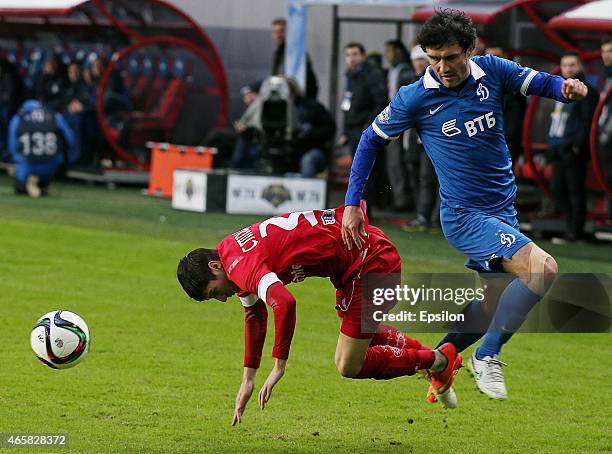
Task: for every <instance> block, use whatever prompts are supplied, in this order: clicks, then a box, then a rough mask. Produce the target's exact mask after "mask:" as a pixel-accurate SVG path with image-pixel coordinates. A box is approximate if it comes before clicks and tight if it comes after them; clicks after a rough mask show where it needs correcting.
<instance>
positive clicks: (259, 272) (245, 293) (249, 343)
mask: <svg viewBox="0 0 612 454" xmlns="http://www.w3.org/2000/svg"><path fill="white" fill-rule="evenodd" d="M362 212H364V209H363V207H362ZM343 214H344V206H341V207H338V208H335V209H328V210H318V211H305V212H296V213H287V214H284V215H281V216H277V217H273V218H270V219H267V220H265V221H262V222H260V223H257V224H253V225H251V226H249V227H245V228H244V229H242V230H239V231H238V232H236V233H233V234H231V235H228V236H227V237H225V238H224V239H223V241H221V242H220V243H219V244H218V245H217V251H218V252H219V258H220V260H221V263H222V264H223V268H224V269H225V271H226V273H227V275H228V278H229V279H230V280H231V281H232V282H233V283H234V284H236V285H237V286H238V287H239V288H240V290H241V292H239V293H238V295H239V297H240V300H241V302H242V304H243V306H244V307H245V325H246V326H245V358H244V365H245V367H253V368H257V367H259V363H260V359H261V351H262V349H263V343H264V339H265V336H266V328H267V310H266V305H265V304H264V303H266V304H268V305H270V306H271V307H272V309H273V311H274V320H275V343H274V348H273V350H272V356H273V357H275V358H282V359H284V358H287V357H288V356H289V348H290V344H291V339H292V338H293V331H294V328H295V299H294V298H293V297H292V295H291V294H290V293H289V292H287V291H286V290H285V288H284V285H286V284H289V283H291V282H301V281H303V280H304V279H305V278H306V277H309V276H318V277H328V278H329V279H330V280H331V282H332V283H333V284H334V286H335V287H336V288H338V289H339V288H342V287H343V285H345V284H346V283H347V282H350V280H351V279H354V278H355V277H356V276H358V275H359V274H360V271H361V269H362V267H363V266H364V265H365V264H367V263H368V261H369V259H372V260H374V259H375V256H376V254H370V255H368V252H374V251H377V250H378V249H379V247H378V246H383V245H385V246H388V245H391V243H390V241H389V240H388V239H387V237H386V236H385V235H384V233H383V232H382V231H380V230H379V229H377V228H376V227H372V226H368V221H367V217H366V216H365V212H364V219H365V224H366V232H368V238H367V239H366V243H365V245H364V246H363V248H362V249H361V250H359V249H357V248H356V247H353V248H352V249H351V250H350V251H349V250H348V249H347V247H346V246H345V245H344V243H343V242H342V235H341V229H342V215H343ZM275 284H279V285H276V286H275ZM280 284H282V285H280Z"/></svg>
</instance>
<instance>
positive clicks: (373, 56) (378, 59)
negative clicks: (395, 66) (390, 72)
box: [366, 52, 386, 75]
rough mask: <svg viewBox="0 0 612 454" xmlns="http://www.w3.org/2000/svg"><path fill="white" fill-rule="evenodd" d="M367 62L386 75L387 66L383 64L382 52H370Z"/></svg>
mask: <svg viewBox="0 0 612 454" xmlns="http://www.w3.org/2000/svg"><path fill="white" fill-rule="evenodd" d="M366 62H367V63H368V64H369V65H370V66H371V67H372V68H376V69H378V70H379V71H380V72H382V73H383V74H384V75H386V71H385V68H384V66H383V56H382V54H381V53H380V52H370V53H369V54H367V55H366Z"/></svg>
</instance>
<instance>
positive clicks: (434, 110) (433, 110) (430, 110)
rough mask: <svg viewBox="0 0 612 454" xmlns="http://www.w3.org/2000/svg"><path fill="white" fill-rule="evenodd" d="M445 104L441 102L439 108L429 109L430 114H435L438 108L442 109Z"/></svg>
mask: <svg viewBox="0 0 612 454" xmlns="http://www.w3.org/2000/svg"><path fill="white" fill-rule="evenodd" d="M443 105H444V104H440V105H439V106H438V107H437V108H435V109H429V115H433V114H435V113H436V112H437V111H438V110H440V109H441V108H442V106H443Z"/></svg>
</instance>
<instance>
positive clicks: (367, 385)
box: [0, 177, 612, 453]
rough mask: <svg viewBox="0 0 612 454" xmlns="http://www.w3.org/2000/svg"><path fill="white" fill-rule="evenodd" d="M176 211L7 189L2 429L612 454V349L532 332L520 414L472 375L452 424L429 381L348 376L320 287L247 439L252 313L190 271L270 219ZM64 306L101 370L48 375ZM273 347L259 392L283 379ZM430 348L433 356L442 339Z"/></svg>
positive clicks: (169, 442)
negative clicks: (217, 298) (196, 289)
mask: <svg viewBox="0 0 612 454" xmlns="http://www.w3.org/2000/svg"><path fill="white" fill-rule="evenodd" d="M169 205H170V204H169V202H168V201H163V200H155V199H149V198H146V197H143V196H141V195H140V193H139V192H138V191H135V190H128V189H118V190H114V191H109V190H106V189H104V188H100V187H87V186H79V185H70V184H61V185H56V186H55V187H54V188H53V191H52V196H51V197H49V198H43V199H40V200H31V199H28V198H25V197H16V196H14V195H13V194H12V191H11V187H10V182H9V180H8V179H7V178H5V177H1V178H0V251H1V252H0V253H1V256H2V260H0V279H1V284H0V288H1V292H0V298H1V304H0V309H1V312H0V313H1V314H2V321H3V326H2V335H1V336H0V339H1V340H2V345H3V348H2V351H3V355H2V362H1V365H0V432H29V433H33V432H39V433H52V432H67V433H69V436H70V451H74V452H87V453H100V452H113V453H114V452H142V453H145V452H173V453H174V452H184V453H193V452H287V451H319V452H332V451H337V452H351V453H360V452H402V453H403V452H415V453H437V452H466V453H473V452H483V453H494V452H495V453H496V452H538V453H543V452H576V453H584V452H609V451H610V450H612V442H611V435H610V434H611V432H610V426H611V422H612V414H611V413H612V400H611V398H610V396H611V392H612V389H611V388H612V384H611V375H610V374H611V371H612V358H611V355H610V345H611V344H610V336H609V335H607V334H600V335H592V334H591V335H586V334H585V335H558V334H557V335H555V334H548V335H544V334H519V335H518V336H516V338H514V339H513V340H512V342H511V343H510V344H509V346H508V347H507V348H506V350H505V351H504V360H505V361H507V362H508V363H509V364H510V366H509V367H508V368H507V369H506V377H507V384H508V388H509V393H510V399H509V400H507V401H505V402H495V401H490V400H488V399H486V398H485V397H483V396H482V395H480V394H479V393H477V392H476V391H475V388H474V384H473V382H472V381H471V379H470V378H469V376H468V375H467V373H466V372H464V371H463V372H461V373H460V375H459V376H458V381H457V384H456V390H457V394H458V398H459V399H460V407H459V408H458V409H457V410H455V411H446V410H443V409H442V408H440V406H437V405H436V406H431V405H429V404H427V403H426V402H425V399H424V397H425V391H426V388H427V387H426V384H425V382H424V381H421V380H417V379H416V378H415V377H404V378H400V379H395V380H391V381H374V380H365V381H364V380H362V381H354V380H349V379H343V378H342V377H340V376H339V375H338V373H337V372H336V370H335V368H334V364H333V355H334V349H335V345H336V339H337V335H338V325H339V323H338V319H337V317H336V315H335V311H334V299H333V298H334V291H333V288H332V286H331V284H329V283H328V282H327V281H325V280H323V279H310V280H308V281H306V282H304V283H302V284H297V285H294V286H291V290H292V291H293V292H294V293H295V295H296V297H297V299H298V324H297V330H296V335H295V340H294V344H293V347H292V351H291V358H290V361H289V364H288V368H287V373H286V375H285V377H284V378H283V380H282V381H281V382H280V383H279V384H278V385H277V387H276V389H275V390H274V394H273V396H272V399H271V401H270V403H269V406H268V407H267V408H266V410H264V411H263V412H262V411H260V410H259V409H258V408H257V407H256V405H255V399H256V397H255V396H254V398H253V400H252V402H251V403H250V404H249V407H248V408H247V411H246V413H245V416H244V422H243V424H241V425H240V426H239V427H235V428H232V427H231V426H230V422H231V418H232V412H233V406H234V398H235V393H236V391H237V390H238V386H239V384H240V380H241V375H242V351H243V350H242V349H243V321H242V309H241V308H240V306H239V304H238V302H237V300H231V301H230V302H229V303H228V304H221V303H217V302H211V303H203V304H198V303H194V302H191V301H189V300H188V298H187V297H186V296H185V295H184V294H183V293H182V291H181V289H180V288H179V286H178V284H177V282H176V278H175V269H176V263H177V260H178V258H180V257H181V256H182V255H183V254H184V253H186V252H187V251H189V250H190V249H192V248H194V247H197V246H203V245H204V246H212V245H214V244H215V243H216V242H217V241H218V240H220V239H221V238H222V237H223V235H224V234H227V233H229V232H231V231H234V230H237V228H238V227H240V226H242V225H245V224H249V223H251V222H253V221H255V220H257V219H258V218H256V217H240V216H234V217H232V216H226V215H212V214H210V215H199V214H193V213H184V212H176V211H173V210H172V209H171V208H170V206H169ZM383 229H385V231H386V232H388V234H389V235H390V237H391V238H392V239H393V240H394V241H395V242H396V244H397V245H398V247H399V249H400V251H401V253H402V256H403V257H404V260H405V263H404V266H405V269H406V271H408V272H410V271H422V272H429V271H455V272H456V271H462V270H463V257H462V256H461V255H460V254H458V253H457V252H455V251H454V250H453V249H452V248H451V247H450V246H448V245H447V244H446V242H445V241H444V239H443V238H442V237H440V236H436V235H431V234H418V235H417V234H411V235H409V234H406V233H404V232H401V231H399V230H397V229H395V228H393V227H385V226H383ZM545 248H546V249H548V250H549V251H550V252H551V253H553V254H554V255H555V257H557V259H558V262H559V265H560V268H561V269H562V270H564V271H597V272H612V262H611V261H610V248H609V247H592V246H580V247H575V248H574V247H554V246H552V245H549V244H546V245H545ZM54 309H66V310H71V311H74V312H77V313H78V314H80V315H82V316H83V317H84V318H85V320H86V321H87V322H88V324H89V327H90V330H91V333H92V347H91V351H90V353H89V356H88V357H87V358H86V360H85V361H84V362H83V363H82V364H80V365H78V366H77V367H76V368H74V369H71V370H66V371H55V370H51V369H48V368H46V367H44V366H42V365H41V364H39V363H38V362H37V361H36V359H35V358H34V356H33V354H32V352H31V351H30V346H29V332H30V329H31V327H32V325H33V323H34V322H35V320H36V319H37V317H39V316H40V315H42V314H43V313H45V312H48V311H50V310H54ZM272 332H273V326H272V325H270V328H269V338H268V343H267V345H266V349H265V352H266V353H265V360H264V361H263V365H262V369H261V370H260V373H259V376H258V382H257V384H258V385H261V384H262V383H263V381H264V379H265V376H266V375H267V372H268V371H269V369H270V367H271V364H272V361H271V359H270V357H269V351H270V344H271V338H270V334H272ZM419 337H420V338H421V339H422V340H423V341H425V342H427V343H435V342H436V341H437V340H438V338H439V335H436V334H426V335H420V336H419ZM257 390H258V388H257V389H256V392H257ZM18 452H23V451H18ZM39 452H40V451H39Z"/></svg>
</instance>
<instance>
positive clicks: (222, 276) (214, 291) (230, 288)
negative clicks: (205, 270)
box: [204, 260, 240, 302]
mask: <svg viewBox="0 0 612 454" xmlns="http://www.w3.org/2000/svg"><path fill="white" fill-rule="evenodd" d="M208 267H209V268H210V269H211V271H212V273H213V275H214V276H215V279H214V280H213V281H210V282H209V283H208V285H207V286H206V288H205V289H204V299H205V300H210V299H216V300H219V301H223V302H225V301H227V299H228V298H229V297H230V296H232V295H234V294H235V293H236V292H238V291H239V290H240V289H239V288H238V286H237V285H236V284H234V283H233V282H232V281H230V280H229V278H228V277H227V273H226V272H225V269H224V268H223V265H222V264H221V262H220V261H219V260H211V261H210V262H208Z"/></svg>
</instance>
